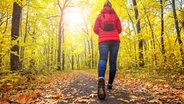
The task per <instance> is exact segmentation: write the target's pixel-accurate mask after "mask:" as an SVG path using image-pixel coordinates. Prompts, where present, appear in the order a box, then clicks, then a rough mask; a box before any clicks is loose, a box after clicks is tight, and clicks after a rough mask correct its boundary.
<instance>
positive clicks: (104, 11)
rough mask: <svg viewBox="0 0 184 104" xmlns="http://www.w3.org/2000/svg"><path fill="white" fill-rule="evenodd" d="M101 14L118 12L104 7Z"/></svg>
mask: <svg viewBox="0 0 184 104" xmlns="http://www.w3.org/2000/svg"><path fill="white" fill-rule="evenodd" d="M101 13H113V14H116V12H115V11H114V9H113V8H109V7H104V8H103V9H102V11H101Z"/></svg>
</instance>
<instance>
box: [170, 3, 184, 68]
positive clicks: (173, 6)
mask: <svg viewBox="0 0 184 104" xmlns="http://www.w3.org/2000/svg"><path fill="white" fill-rule="evenodd" d="M172 8H173V16H174V22H175V28H176V33H177V40H178V44H179V46H180V54H181V58H182V65H184V53H183V42H182V40H181V36H180V30H179V23H178V17H177V14H176V8H175V0H172Z"/></svg>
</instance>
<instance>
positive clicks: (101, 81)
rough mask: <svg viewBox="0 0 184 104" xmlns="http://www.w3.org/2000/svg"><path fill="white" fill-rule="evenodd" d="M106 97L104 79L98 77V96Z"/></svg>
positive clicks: (101, 98) (100, 97)
mask: <svg viewBox="0 0 184 104" xmlns="http://www.w3.org/2000/svg"><path fill="white" fill-rule="evenodd" d="M105 97H106V94H105V80H104V78H100V79H98V98H99V99H100V100H104V99H105Z"/></svg>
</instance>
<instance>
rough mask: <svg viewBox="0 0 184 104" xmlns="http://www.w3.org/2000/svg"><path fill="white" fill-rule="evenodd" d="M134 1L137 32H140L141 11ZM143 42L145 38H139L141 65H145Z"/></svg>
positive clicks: (134, 0) (133, 0)
mask: <svg viewBox="0 0 184 104" xmlns="http://www.w3.org/2000/svg"><path fill="white" fill-rule="evenodd" d="M132 2H133V6H134V12H135V19H136V20H137V23H136V29H137V33H138V34H139V33H140V31H141V28H140V20H139V11H138V9H137V2H136V0H132ZM143 43H144V40H143V39H139V61H140V62H139V66H141V67H142V66H144V56H143Z"/></svg>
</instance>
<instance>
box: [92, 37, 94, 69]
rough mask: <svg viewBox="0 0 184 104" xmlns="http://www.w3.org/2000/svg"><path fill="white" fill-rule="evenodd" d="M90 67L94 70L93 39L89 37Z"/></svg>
mask: <svg viewBox="0 0 184 104" xmlns="http://www.w3.org/2000/svg"><path fill="white" fill-rule="evenodd" d="M91 61H92V62H91V65H92V67H91V68H94V49H93V39H92V37H91Z"/></svg>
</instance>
